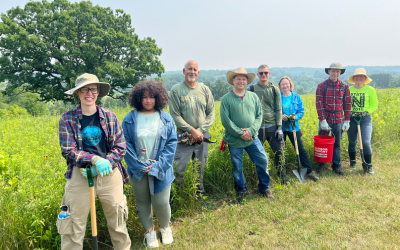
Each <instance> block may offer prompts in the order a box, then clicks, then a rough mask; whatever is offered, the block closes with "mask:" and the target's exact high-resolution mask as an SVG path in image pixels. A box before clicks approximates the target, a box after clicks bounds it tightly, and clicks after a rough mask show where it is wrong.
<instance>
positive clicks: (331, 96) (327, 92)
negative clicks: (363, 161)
mask: <svg viewBox="0 0 400 250" xmlns="http://www.w3.org/2000/svg"><path fill="white" fill-rule="evenodd" d="M345 70H346V69H344V68H342V64H341V63H338V62H334V63H332V64H331V66H330V67H329V68H325V72H326V73H327V74H328V75H329V78H328V80H325V81H323V82H321V83H320V84H318V87H317V92H316V106H317V112H318V119H319V121H320V122H319V131H318V134H319V135H328V134H329V130H330V131H331V132H332V133H333V135H334V136H335V145H334V147H333V157H332V170H333V172H334V173H336V174H338V175H343V171H342V169H341V167H340V143H341V140H342V132H346V131H347V130H348V129H349V128H350V110H351V97H350V90H349V86H348V85H347V83H345V82H343V81H341V80H339V76H340V75H341V74H343V73H344V72H345ZM343 113H344V115H343ZM323 169H324V163H320V164H319V168H318V172H322V171H323Z"/></svg>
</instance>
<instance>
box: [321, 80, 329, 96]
mask: <svg viewBox="0 0 400 250" xmlns="http://www.w3.org/2000/svg"><path fill="white" fill-rule="evenodd" d="M327 89H328V80H325V81H324V94H323V96H322V97H323V98H324V99H325V96H326V90H327Z"/></svg>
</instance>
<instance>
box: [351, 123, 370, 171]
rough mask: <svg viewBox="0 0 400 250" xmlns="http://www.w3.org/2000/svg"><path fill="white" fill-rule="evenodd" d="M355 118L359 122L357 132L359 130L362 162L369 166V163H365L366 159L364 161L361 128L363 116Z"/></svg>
mask: <svg viewBox="0 0 400 250" xmlns="http://www.w3.org/2000/svg"><path fill="white" fill-rule="evenodd" d="M353 118H354V120H355V121H356V122H357V130H358V133H357V135H358V141H359V142H360V155H361V160H362V162H363V163H365V164H368V163H366V162H365V159H364V149H363V143H362V139H361V126H360V123H361V120H362V116H357V117H356V116H353Z"/></svg>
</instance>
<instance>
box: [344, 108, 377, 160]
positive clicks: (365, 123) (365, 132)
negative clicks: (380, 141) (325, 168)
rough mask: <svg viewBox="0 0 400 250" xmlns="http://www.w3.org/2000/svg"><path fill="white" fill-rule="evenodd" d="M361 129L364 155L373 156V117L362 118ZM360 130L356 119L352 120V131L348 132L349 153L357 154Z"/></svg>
mask: <svg viewBox="0 0 400 250" xmlns="http://www.w3.org/2000/svg"><path fill="white" fill-rule="evenodd" d="M360 127H361V128H360V129H361V140H362V144H363V150H364V155H372V149H371V134H372V120H371V115H369V116H365V117H363V118H362V120H361V123H360ZM357 134H358V129H357V122H356V121H355V120H354V118H350V129H349V130H348V131H347V137H348V138H349V149H348V150H349V153H350V152H357V140H358V137H357Z"/></svg>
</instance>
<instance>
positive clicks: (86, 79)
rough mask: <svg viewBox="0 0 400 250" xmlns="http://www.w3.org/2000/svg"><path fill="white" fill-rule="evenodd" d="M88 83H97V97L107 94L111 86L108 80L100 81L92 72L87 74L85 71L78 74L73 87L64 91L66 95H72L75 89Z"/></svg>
mask: <svg viewBox="0 0 400 250" xmlns="http://www.w3.org/2000/svg"><path fill="white" fill-rule="evenodd" d="M89 84H97V85H98V88H99V90H98V92H99V94H98V96H97V97H98V98H101V97H104V96H106V95H107V94H108V92H109V91H110V89H111V86H110V84H109V83H108V82H100V81H99V78H97V76H95V75H93V74H88V73H85V74H83V75H80V76H79V77H78V78H76V81H75V88H72V89H70V90H68V91H65V92H64V93H65V94H67V95H73V94H74V93H75V91H76V90H78V89H80V88H83V87H85V86H86V85H89Z"/></svg>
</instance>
